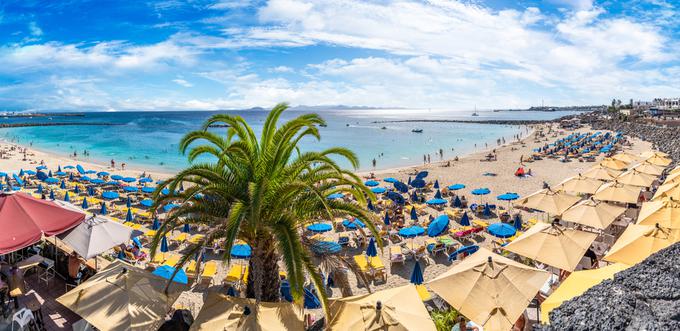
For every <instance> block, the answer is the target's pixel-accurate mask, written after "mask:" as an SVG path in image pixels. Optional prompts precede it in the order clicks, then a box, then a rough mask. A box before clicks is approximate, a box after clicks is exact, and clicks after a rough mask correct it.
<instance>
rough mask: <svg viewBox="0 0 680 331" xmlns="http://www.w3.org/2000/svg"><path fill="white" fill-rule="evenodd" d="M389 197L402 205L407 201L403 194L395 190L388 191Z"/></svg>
mask: <svg viewBox="0 0 680 331" xmlns="http://www.w3.org/2000/svg"><path fill="white" fill-rule="evenodd" d="M387 197H388V198H389V199H390V200H392V201H394V202H396V203H397V204H400V205H403V204H404V203H406V201H405V200H404V197H403V196H402V195H401V194H399V193H397V192H394V191H389V192H387Z"/></svg>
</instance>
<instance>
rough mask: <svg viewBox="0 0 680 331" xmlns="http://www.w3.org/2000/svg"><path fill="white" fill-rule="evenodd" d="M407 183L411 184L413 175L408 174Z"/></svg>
mask: <svg viewBox="0 0 680 331" xmlns="http://www.w3.org/2000/svg"><path fill="white" fill-rule="evenodd" d="M406 184H408V185H411V176H408V181H407V182H406Z"/></svg>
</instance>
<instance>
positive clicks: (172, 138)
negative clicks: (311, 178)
mask: <svg viewBox="0 0 680 331" xmlns="http://www.w3.org/2000/svg"><path fill="white" fill-rule="evenodd" d="M314 111H315V112H316V113H318V114H320V115H321V116H322V117H323V118H324V119H325V120H326V121H327V123H328V126H327V127H323V128H321V137H322V138H321V141H318V142H317V141H312V140H306V141H304V142H303V144H302V148H303V149H308V150H320V149H323V148H327V147H331V146H343V147H348V148H350V149H352V150H353V151H354V152H355V153H357V155H358V156H359V158H360V162H361V166H360V169H361V170H370V169H373V168H372V160H373V159H374V158H375V159H376V163H377V165H376V169H385V168H391V167H397V166H408V165H416V164H422V162H423V155H424V154H430V155H431V157H432V161H436V160H439V156H438V153H439V149H442V150H443V151H444V158H453V157H454V156H456V155H463V154H467V153H470V152H473V151H475V144H476V145H477V150H480V149H483V148H484V145H485V143H487V144H488V146H489V148H491V147H492V146H495V145H496V139H499V138H505V139H506V140H508V141H510V140H511V139H512V137H513V136H514V135H515V134H518V133H520V132H521V133H525V132H526V128H523V127H520V126H517V125H489V124H473V123H434V122H429V123H386V124H379V123H373V122H374V121H389V120H406V119H430V120H436V119H451V120H492V119H493V120H507V119H553V118H557V117H560V116H564V115H569V114H572V112H524V111H513V112H509V111H503V112H492V111H478V114H479V116H477V117H473V116H471V115H472V111H431V110H423V109H419V110H407V109H362V110H355V109H352V110H347V109H343V110H332V109H320V110H317V109H315V110H314ZM223 112H225V111H223ZM226 112H228V113H231V114H236V115H240V116H242V117H244V118H245V119H246V120H247V121H248V123H250V124H251V125H252V126H253V127H254V129H255V130H256V131H259V130H260V129H261V126H262V123H263V121H264V119H265V118H266V116H267V112H266V111H260V110H244V111H226ZM303 112H307V111H302V110H289V111H287V112H285V113H284V116H283V120H286V119H290V118H293V117H295V116H297V115H299V114H301V113H303ZM215 113H218V112H199V111H182V112H169V111H167V112H165V111H153V112H86V113H84V116H82V117H59V116H53V117H51V118H50V117H35V118H0V123H11V122H21V123H26V122H79V123H92V122H96V123H102V122H103V123H116V124H120V125H115V126H85V125H80V126H78V125H76V126H42V127H22V128H5V129H0V138H1V139H3V140H6V141H14V142H16V143H19V144H24V145H28V144H32V146H33V148H36V149H39V150H42V151H47V152H53V153H58V154H73V152H74V151H77V153H78V155H79V157H81V155H82V153H83V151H85V150H87V151H88V152H89V154H90V156H89V161H93V162H101V163H106V164H108V162H109V161H110V160H111V159H114V160H115V161H116V162H117V163H122V162H125V163H127V164H128V165H129V166H134V167H137V168H143V169H147V170H161V171H175V170H178V169H180V168H182V167H184V166H186V165H187V161H186V158H185V157H184V156H183V155H181V154H180V153H179V151H178V148H177V144H178V142H179V140H180V139H181V137H182V136H183V135H184V134H186V133H187V132H189V131H191V130H196V129H198V128H199V127H200V125H201V124H202V123H203V121H205V119H207V118H208V117H209V116H211V115H213V114H215ZM383 126H384V127H385V129H382V127H383ZM413 129H422V130H423V133H412V132H411V130H413ZM214 130H218V131H219V130H224V129H214ZM258 133H259V132H258Z"/></svg>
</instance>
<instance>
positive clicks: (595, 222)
mask: <svg viewBox="0 0 680 331" xmlns="http://www.w3.org/2000/svg"><path fill="white" fill-rule="evenodd" d="M625 211H626V207H621V206H617V205H613V204H610V203H606V202H604V201H595V200H593V199H588V200H584V201H581V202H579V203H577V204H576V205H575V206H573V207H571V208H569V209H567V211H565V212H564V213H562V220H564V221H567V222H573V223H578V224H583V225H587V226H590V227H593V228H597V229H602V230H604V229H606V228H607V227H608V226H609V225H610V224H612V222H614V220H615V219H616V218H617V217H619V216H621V214H623V213H624V212H625Z"/></svg>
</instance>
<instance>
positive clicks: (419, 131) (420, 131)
mask: <svg viewBox="0 0 680 331" xmlns="http://www.w3.org/2000/svg"><path fill="white" fill-rule="evenodd" d="M411 132H413V133H423V129H413V130H411Z"/></svg>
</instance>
